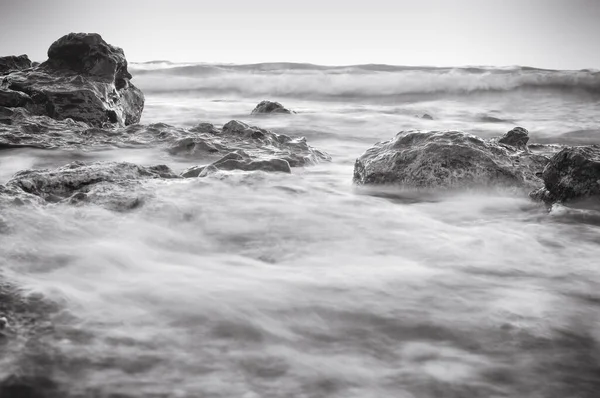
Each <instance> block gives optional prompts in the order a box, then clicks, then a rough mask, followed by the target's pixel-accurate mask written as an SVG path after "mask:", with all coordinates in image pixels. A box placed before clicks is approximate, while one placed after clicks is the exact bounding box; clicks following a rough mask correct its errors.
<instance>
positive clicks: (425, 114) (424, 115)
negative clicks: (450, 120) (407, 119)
mask: <svg viewBox="0 0 600 398" xmlns="http://www.w3.org/2000/svg"><path fill="white" fill-rule="evenodd" d="M421 119H425V120H433V116H431V115H430V114H428V113H424V114H423V115H422V116H421Z"/></svg>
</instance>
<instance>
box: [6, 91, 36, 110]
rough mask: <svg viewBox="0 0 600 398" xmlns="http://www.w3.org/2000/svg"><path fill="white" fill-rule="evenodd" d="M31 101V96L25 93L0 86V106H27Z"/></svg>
mask: <svg viewBox="0 0 600 398" xmlns="http://www.w3.org/2000/svg"><path fill="white" fill-rule="evenodd" d="M32 102H33V101H32V100H31V97H29V96H28V95H27V94H25V93H21V92H19V91H13V90H8V89H4V88H0V106H5V107H8V108H16V107H24V106H27V104H30V103H32Z"/></svg>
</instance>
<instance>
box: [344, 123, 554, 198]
mask: <svg viewBox="0 0 600 398" xmlns="http://www.w3.org/2000/svg"><path fill="white" fill-rule="evenodd" d="M550 150H552V149H551V148H545V147H542V148H538V150H537V151H535V152H532V151H529V150H519V149H517V148H514V147H512V146H506V145H500V144H498V143H497V142H496V141H495V140H484V139H482V138H479V137H477V136H474V135H472V134H467V133H463V132H460V131H416V130H413V131H403V132H400V133H398V134H397V135H396V137H394V138H393V139H391V140H390V141H385V142H380V143H378V144H376V145H375V146H374V147H373V148H371V149H369V150H367V151H366V152H365V153H364V154H363V155H362V156H361V157H360V158H358V159H357V160H356V163H355V167H354V182H355V183H357V184H394V185H403V186H407V187H412V188H461V187H478V186H483V187H485V186H496V185H498V186H509V187H520V188H537V187H539V186H541V185H542V180H541V178H540V177H539V173H540V172H541V170H543V168H544V167H545V165H546V164H547V163H548V161H549V158H548V154H549V153H548V151H550Z"/></svg>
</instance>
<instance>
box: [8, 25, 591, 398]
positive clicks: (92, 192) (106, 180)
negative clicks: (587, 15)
mask: <svg viewBox="0 0 600 398" xmlns="http://www.w3.org/2000/svg"><path fill="white" fill-rule="evenodd" d="M127 66H128V65H127V60H126V58H125V54H124V52H123V50H122V49H120V48H118V47H115V46H112V45H110V44H108V43H106V42H105V41H104V40H103V39H102V37H101V36H100V35H98V34H84V33H71V34H69V35H66V36H64V37H62V38H60V39H58V40H57V41H56V42H54V43H53V44H52V45H51V46H50V48H49V50H48V60H47V61H45V62H43V63H41V64H35V63H32V62H31V61H30V60H29V58H28V57H27V56H25V55H21V56H9V57H0V150H3V149H15V148H39V149H45V150H52V149H63V150H72V149H82V150H86V149H102V148H145V147H153V148H159V149H160V150H161V151H164V152H165V153H167V154H169V155H171V156H174V157H181V158H184V159H187V160H196V159H197V160H198V163H199V164H198V165H196V166H193V167H190V168H188V169H187V170H184V171H183V172H181V173H175V172H174V171H173V170H172V169H171V168H170V167H169V166H168V165H154V166H142V165H137V164H133V163H128V162H87V163H86V162H81V161H75V162H71V163H69V164H66V165H64V166H62V167H59V168H57V169H55V170H45V169H44V170H23V171H20V172H17V173H16V174H15V175H14V176H13V177H12V178H11V179H10V180H9V181H8V182H6V183H5V184H0V210H1V209H2V208H6V207H9V206H32V207H36V206H52V205H54V204H57V203H60V204H67V205H72V206H82V205H86V204H94V205H98V206H102V207H104V208H106V209H108V210H111V211H120V212H123V211H131V210H133V209H136V208H138V207H140V206H143V204H144V200H145V197H144V195H143V194H140V193H139V190H136V189H133V188H134V187H136V186H139V185H140V184H142V183H144V182H145V181H149V180H156V181H163V180H165V181H166V180H184V179H186V178H203V177H208V176H210V175H212V174H215V173H218V172H220V171H231V170H239V171H262V172H279V173H291V172H292V171H293V168H297V167H305V166H310V165H314V164H317V163H319V162H328V161H330V160H331V157H330V156H329V155H328V154H327V153H325V152H323V151H320V150H318V149H316V148H314V147H312V146H310V145H309V144H308V143H307V141H306V139H305V138H298V137H290V136H287V135H283V134H278V133H275V132H273V131H269V130H266V129H262V128H260V127H256V126H252V125H249V124H246V123H244V122H242V121H238V120H232V121H230V122H228V123H225V124H224V125H223V126H215V125H213V124H210V123H200V124H198V125H196V126H195V127H192V128H189V129H184V128H180V127H175V126H170V125H167V124H163V123H157V124H150V125H141V124H139V121H140V118H141V115H142V112H143V108H144V95H143V93H142V92H141V91H140V90H139V89H138V88H137V87H135V86H134V85H133V84H132V83H131V80H132V79H133V76H132V75H131V74H130V73H129V71H128V69H127ZM294 113H295V112H294V111H292V110H289V109H287V108H285V107H284V106H283V105H281V104H279V103H277V102H271V101H262V102H261V103H259V104H258V105H257V107H256V108H255V109H254V110H253V111H252V113H251V115H254V116H258V115H260V116H265V115H270V114H278V115H293V114H294ZM425 116H427V117H426V119H428V120H432V121H433V120H434V118H433V117H431V116H429V115H424V116H423V117H424V118H425ZM528 142H529V133H528V131H527V130H526V129H524V128H522V127H516V128H514V129H512V130H510V131H509V132H507V133H506V134H505V135H504V136H503V137H499V138H496V139H489V140H485V139H482V138H479V137H477V136H475V135H472V134H468V133H464V132H460V131H418V130H410V131H402V132H400V133H398V134H397V135H396V136H395V137H393V138H392V139H391V140H389V141H385V142H380V143H377V144H375V145H374V146H373V147H372V148H370V149H368V150H367V151H366V152H365V153H364V154H363V155H361V156H360V157H359V158H358V159H357V160H356V163H355V166H354V176H353V181H354V183H355V184H356V185H392V186H401V187H408V188H415V189H437V190H440V189H442V190H445V189H452V190H455V189H464V188H472V187H475V188H476V187H486V188H489V187H508V188H512V189H516V190H519V191H523V192H524V194H529V195H530V197H531V198H532V199H533V200H537V201H540V202H543V203H545V204H547V205H552V204H556V203H560V204H564V205H567V206H570V205H573V206H579V205H582V204H583V205H584V206H592V207H593V206H597V205H598V202H599V198H600V147H599V146H596V145H592V146H585V147H566V146H560V145H544V144H528ZM207 159H208V161H207ZM0 233H3V229H2V217H1V213H0ZM0 277H2V274H1V270H0ZM0 298H1V300H0V303H1V307H0V311H1V312H2V313H1V314H0V317H5V318H6V322H5V323H4V322H3V323H1V324H0V327H1V329H2V330H0V351H1V352H2V353H3V354H5V355H8V353H10V355H26V350H25V351H23V352H24V353H21V354H20V353H19V352H18V351H19V350H18V349H16V347H21V346H22V345H24V344H26V343H27V341H30V340H31V341H39V340H40V339H39V336H41V335H42V334H43V333H46V332H45V331H47V330H48V328H51V325H49V324H48V322H49V321H48V319H47V313H48V312H49V311H50V310H51V309H52V308H54V306H53V304H51V303H45V302H44V300H43V299H39V298H36V299H32V298H30V297H26V296H25V295H23V294H22V293H21V292H20V291H19V290H18V289H17V288H15V287H14V286H12V285H11V284H10V283H9V282H7V281H2V280H1V279H0ZM40 325H42V326H40ZM34 345H35V344H34ZM48 382H50V381H49V380H48ZM42 384H43V383H42ZM39 385H40V382H39V380H37V379H35V378H27V377H25V378H19V377H17V376H15V375H8V376H7V377H5V378H4V379H2V380H0V396H9V395H7V394H11V393H12V394H14V391H20V392H23V391H24V392H25V393H28V394H30V395H29V396H36V395H35V394H37V393H36V388H44V387H43V386H42V387H39ZM52 388H55V386H52ZM46 390H48V389H46Z"/></svg>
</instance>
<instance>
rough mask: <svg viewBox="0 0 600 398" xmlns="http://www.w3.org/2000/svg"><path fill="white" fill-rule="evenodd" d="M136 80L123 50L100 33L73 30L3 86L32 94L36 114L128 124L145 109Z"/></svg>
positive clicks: (32, 109) (30, 107) (31, 107)
mask: <svg viewBox="0 0 600 398" xmlns="http://www.w3.org/2000/svg"><path fill="white" fill-rule="evenodd" d="M130 79H131V74H130V73H129V72H128V70H127V60H126V59H125V56H124V53H123V50H122V49H120V48H118V47H114V46H111V45H110V44H108V43H106V42H105V41H104V40H103V39H102V37H101V36H100V35H98V34H95V33H91V34H87V33H71V34H68V35H66V36H64V37H62V38H60V39H58V40H57V41H56V42H54V43H53V44H52V45H51V46H50V49H49V50H48V60H47V61H46V62H43V63H42V64H40V65H39V66H36V67H33V68H30V69H27V70H22V71H17V72H13V73H10V74H8V75H7V76H5V77H4V80H3V82H2V88H4V89H10V90H13V91H19V92H22V93H24V94H26V95H28V96H29V97H30V98H31V100H32V101H31V103H28V104H26V108H27V110H28V111H30V112H31V113H32V114H34V115H40V116H41V115H45V116H49V117H51V118H53V119H57V120H63V119H67V118H71V119H73V120H76V121H82V122H85V123H88V124H90V125H93V126H104V125H118V126H126V125H130V124H135V123H138V122H139V120H140V117H141V114H142V110H143V108H144V95H143V94H142V92H141V91H140V90H139V89H137V88H136V87H135V86H134V85H133V84H131V83H130Z"/></svg>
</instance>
